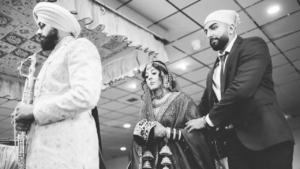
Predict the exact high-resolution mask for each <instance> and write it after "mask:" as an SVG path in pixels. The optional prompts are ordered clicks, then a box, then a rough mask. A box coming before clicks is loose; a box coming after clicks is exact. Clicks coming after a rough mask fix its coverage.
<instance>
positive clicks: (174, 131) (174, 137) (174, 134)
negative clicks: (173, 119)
mask: <svg viewBox="0 0 300 169" xmlns="http://www.w3.org/2000/svg"><path fill="white" fill-rule="evenodd" d="M175 139H176V129H173V140H175Z"/></svg>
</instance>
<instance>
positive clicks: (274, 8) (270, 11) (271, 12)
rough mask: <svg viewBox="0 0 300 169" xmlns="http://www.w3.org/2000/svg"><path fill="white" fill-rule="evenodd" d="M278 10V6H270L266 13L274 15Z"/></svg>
mask: <svg viewBox="0 0 300 169" xmlns="http://www.w3.org/2000/svg"><path fill="white" fill-rule="evenodd" d="M279 9H280V8H279V6H272V7H270V8H269V9H268V13H269V14H274V13H276V12H278V11H279Z"/></svg>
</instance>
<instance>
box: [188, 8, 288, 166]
mask: <svg viewBox="0 0 300 169" xmlns="http://www.w3.org/2000/svg"><path fill="white" fill-rule="evenodd" d="M238 24H239V16H238V14H237V13H236V12H235V11H232V10H220V11H215V12H213V13H211V14H210V15H208V17H207V18H206V20H205V23H204V32H205V34H206V35H207V37H208V39H209V41H210V45H211V47H212V49H213V50H215V51H218V58H217V60H216V62H215V64H214V67H213V68H212V69H211V70H210V72H209V73H208V76H207V83H206V85H207V86H206V89H205V91H204V93H203V96H202V99H201V102H200V104H199V108H200V110H201V111H202V113H204V114H206V116H204V117H202V118H200V119H195V120H191V121H189V122H188V123H187V124H186V125H187V126H186V128H187V129H189V130H190V131H191V130H194V129H202V128H205V127H207V128H209V129H210V131H211V132H212V133H214V134H213V137H214V139H215V141H217V142H216V144H214V146H215V147H216V149H215V152H216V156H219V157H220V158H219V160H221V161H222V160H223V162H224V161H225V163H226V162H227V159H228V165H229V168H230V169H248V168H249V169H250V168H251V169H292V161H293V147H294V139H293V136H292V132H291V130H290V128H289V126H288V123H287V121H286V119H285V117H284V114H283V112H282V110H281V108H280V106H279V104H278V101H277V99H276V94H275V91H274V82H273V79H272V62H271V57H270V53H269V50H268V46H267V44H266V42H265V41H264V40H263V39H261V38H259V37H252V38H245V39H243V38H241V37H239V36H237V34H236V28H237V26H238ZM229 124H230V125H229ZM228 125H229V126H230V127H228ZM225 126H227V127H226V128H227V130H225V129H224V128H225ZM228 128H230V129H228ZM224 145H225V146H224ZM225 150H226V151H225ZM224 157H225V158H224ZM224 159H226V160H224ZM223 164H224V163H223ZM225 166H226V164H225ZM226 168H228V166H226Z"/></svg>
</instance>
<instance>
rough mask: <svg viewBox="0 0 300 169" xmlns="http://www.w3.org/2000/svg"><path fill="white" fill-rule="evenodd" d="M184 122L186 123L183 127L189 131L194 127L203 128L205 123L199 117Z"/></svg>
mask: <svg viewBox="0 0 300 169" xmlns="http://www.w3.org/2000/svg"><path fill="white" fill-rule="evenodd" d="M185 124H186V127H185V128H184V129H186V130H188V132H191V131H193V130H194V129H203V128H205V124H204V122H203V120H202V119H201V118H199V119H193V120H190V121H188V122H187V123H185Z"/></svg>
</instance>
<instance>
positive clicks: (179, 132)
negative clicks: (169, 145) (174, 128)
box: [178, 130, 181, 141]
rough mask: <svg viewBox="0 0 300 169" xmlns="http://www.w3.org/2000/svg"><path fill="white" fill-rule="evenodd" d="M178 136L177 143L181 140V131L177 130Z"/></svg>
mask: <svg viewBox="0 0 300 169" xmlns="http://www.w3.org/2000/svg"><path fill="white" fill-rule="evenodd" d="M178 134H179V136H178V141H180V138H181V131H180V130H178Z"/></svg>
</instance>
